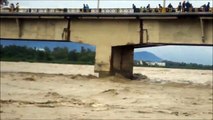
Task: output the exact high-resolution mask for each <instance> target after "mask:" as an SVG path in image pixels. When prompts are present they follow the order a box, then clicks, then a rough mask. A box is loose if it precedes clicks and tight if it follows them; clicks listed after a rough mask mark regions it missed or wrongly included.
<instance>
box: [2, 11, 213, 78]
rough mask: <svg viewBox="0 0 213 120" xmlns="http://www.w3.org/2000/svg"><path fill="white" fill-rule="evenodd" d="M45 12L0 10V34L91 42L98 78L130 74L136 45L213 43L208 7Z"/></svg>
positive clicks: (4, 35)
mask: <svg viewBox="0 0 213 120" xmlns="http://www.w3.org/2000/svg"><path fill="white" fill-rule="evenodd" d="M49 11H51V10H39V9H35V10H33V9H32V10H30V12H29V10H27V9H26V10H20V12H1V21H0V29H1V32H0V38H1V39H8V40H9V39H16V40H19V39H25V40H29V39H30V40H51V41H52V40H54V41H68V42H79V43H86V44H91V45H94V46H96V57H95V71H96V72H98V73H99V76H100V77H101V76H106V75H114V74H116V73H119V74H122V75H124V76H125V77H132V74H133V52H134V48H137V47H148V46H158V45H202V46H212V45H213V38H212V36H213V30H212V29H213V13H212V12H184V13H182V12H171V13H140V12H139V13H134V12H132V9H126V10H125V9H124V10H123V11H118V10H116V9H115V10H111V12H109V11H110V10H108V11H107V10H105V13H104V12H103V11H104V10H102V12H97V11H99V10H97V9H96V10H92V11H91V12H89V13H85V12H82V11H81V10H79V9H78V10H77V9H76V10H68V12H67V11H66V12H65V11H61V10H58V12H57V10H56V11H54V10H53V12H49ZM72 11H75V12H72ZM76 11H77V12H76Z"/></svg>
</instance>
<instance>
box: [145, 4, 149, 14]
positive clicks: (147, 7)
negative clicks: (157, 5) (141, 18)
mask: <svg viewBox="0 0 213 120" xmlns="http://www.w3.org/2000/svg"><path fill="white" fill-rule="evenodd" d="M146 9H147V10H146V12H147V11H148V12H150V4H148V5H147V6H146Z"/></svg>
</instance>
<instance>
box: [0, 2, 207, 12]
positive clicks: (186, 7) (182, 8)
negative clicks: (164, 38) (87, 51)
mask: <svg viewBox="0 0 213 120" xmlns="http://www.w3.org/2000/svg"><path fill="white" fill-rule="evenodd" d="M1 3H2V4H6V3H8V2H7V0H4V1H2V0H1ZM132 8H133V10H134V12H162V11H163V9H164V8H163V7H162V5H161V4H158V6H157V7H156V8H154V9H152V8H151V7H150V4H148V5H147V6H146V7H142V6H141V7H140V8H137V7H136V6H135V5H134V4H132ZM210 9H211V8H210V2H208V3H207V4H204V5H202V6H201V7H200V8H197V9H195V8H194V7H193V5H192V3H190V2H189V1H187V2H186V1H185V0H184V1H183V2H179V4H178V6H177V8H174V7H173V5H172V4H171V3H170V4H169V5H168V6H167V7H166V8H165V12H209V11H210ZM9 10H10V12H19V3H16V6H15V5H14V4H13V3H11V4H10V8H9ZM82 12H91V9H90V8H89V5H88V4H83V9H82Z"/></svg>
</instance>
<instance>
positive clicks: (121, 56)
mask: <svg viewBox="0 0 213 120" xmlns="http://www.w3.org/2000/svg"><path fill="white" fill-rule="evenodd" d="M101 48H102V49H101ZM101 48H100V47H97V49H96V63H95V72H98V73H99V77H106V76H110V75H115V74H120V75H122V76H124V77H127V78H131V77H132V76H133V52H134V47H133V46H116V47H111V49H110V48H108V47H106V48H104V47H101ZM109 51H110V52H109Z"/></svg>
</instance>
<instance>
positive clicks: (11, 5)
mask: <svg viewBox="0 0 213 120" xmlns="http://www.w3.org/2000/svg"><path fill="white" fill-rule="evenodd" d="M14 9H15V5H14V4H13V3H11V4H10V12H14Z"/></svg>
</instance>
